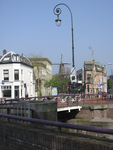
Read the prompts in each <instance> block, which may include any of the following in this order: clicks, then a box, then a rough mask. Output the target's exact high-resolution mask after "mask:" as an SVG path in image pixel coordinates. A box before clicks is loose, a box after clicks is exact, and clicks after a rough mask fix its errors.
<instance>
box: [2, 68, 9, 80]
mask: <svg viewBox="0 0 113 150" xmlns="http://www.w3.org/2000/svg"><path fill="white" fill-rule="evenodd" d="M3 73H4V80H5V81H9V70H3Z"/></svg>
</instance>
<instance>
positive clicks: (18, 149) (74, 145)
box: [0, 121, 113, 150]
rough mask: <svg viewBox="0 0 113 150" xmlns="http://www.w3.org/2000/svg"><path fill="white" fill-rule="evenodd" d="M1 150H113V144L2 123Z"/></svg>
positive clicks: (86, 137) (0, 128)
mask: <svg viewBox="0 0 113 150" xmlns="http://www.w3.org/2000/svg"><path fill="white" fill-rule="evenodd" d="M0 150H113V142H112V140H106V139H105V138H104V139H102V138H95V137H91V136H85V135H81V134H77V133H73V134H72V133H61V134H59V133H58V132H57V131H55V130H53V129H52V130H50V129H42V128H37V129H36V128H34V126H33V125H20V124H16V123H6V122H3V121H0Z"/></svg>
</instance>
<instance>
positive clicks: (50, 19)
mask: <svg viewBox="0 0 113 150" xmlns="http://www.w3.org/2000/svg"><path fill="white" fill-rule="evenodd" d="M59 3H65V4H66V5H68V6H69V8H70V9H71V11H72V15H73V28H74V59H75V66H76V68H77V70H79V69H81V68H83V65H84V61H89V60H91V59H92V53H91V50H90V49H89V48H88V47H89V46H90V45H91V46H92V48H93V50H95V51H94V56H93V57H94V59H95V61H96V62H99V63H100V64H102V65H105V66H106V68H107V74H108V75H110V74H111V66H110V65H108V63H112V67H113V0H62V1H60V0H57V1H56V0H0V55H2V53H3V52H2V51H3V49H6V50H7V52H9V51H14V52H16V53H19V54H22V53H23V54H24V55H28V54H29V53H34V52H35V53H37V54H39V53H40V52H41V53H42V54H43V57H47V58H48V59H49V60H50V61H51V62H52V63H60V58H61V54H63V62H64V63H65V62H66V63H71V64H72V38H71V16H70V12H69V10H68V9H67V7H65V6H63V5H62V6H59V7H60V8H61V9H62V13H61V15H60V19H61V20H62V24H61V26H60V27H57V26H56V25H55V19H56V18H57V17H56V15H54V13H53V9H54V7H55V6H56V5H57V4H59ZM71 66H72V65H71ZM71 66H68V67H71ZM52 70H53V74H55V73H58V71H59V68H58V66H53V67H52Z"/></svg>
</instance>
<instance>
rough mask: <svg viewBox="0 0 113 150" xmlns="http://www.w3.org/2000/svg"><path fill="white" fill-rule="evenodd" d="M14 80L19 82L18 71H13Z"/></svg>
mask: <svg viewBox="0 0 113 150" xmlns="http://www.w3.org/2000/svg"><path fill="white" fill-rule="evenodd" d="M14 80H19V70H14Z"/></svg>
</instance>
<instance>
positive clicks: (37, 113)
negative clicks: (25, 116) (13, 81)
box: [0, 107, 42, 119]
mask: <svg viewBox="0 0 113 150" xmlns="http://www.w3.org/2000/svg"><path fill="white" fill-rule="evenodd" d="M0 108H3V109H7V108H10V109H17V108H18V109H25V110H28V108H24V107H0ZM29 109H30V110H32V111H34V112H35V113H36V115H37V116H38V117H39V119H42V117H41V115H40V114H39V112H38V111H37V110H36V109H34V108H29Z"/></svg>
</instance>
